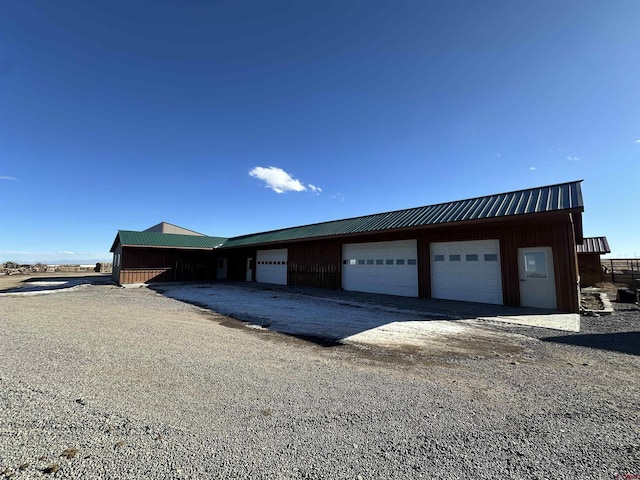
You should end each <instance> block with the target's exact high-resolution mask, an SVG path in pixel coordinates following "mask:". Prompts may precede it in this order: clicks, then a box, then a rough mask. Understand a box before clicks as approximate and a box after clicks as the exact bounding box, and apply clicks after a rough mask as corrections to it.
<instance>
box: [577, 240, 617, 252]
mask: <svg viewBox="0 0 640 480" xmlns="http://www.w3.org/2000/svg"><path fill="white" fill-rule="evenodd" d="M577 251H578V253H598V254H600V253H611V249H610V248H609V242H608V241H607V237H586V238H584V239H583V243H582V245H578V248H577Z"/></svg>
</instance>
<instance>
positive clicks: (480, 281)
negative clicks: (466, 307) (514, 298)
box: [430, 240, 503, 304]
mask: <svg viewBox="0 0 640 480" xmlns="http://www.w3.org/2000/svg"><path fill="white" fill-rule="evenodd" d="M430 249H431V296H432V297H433V298H442V299H448V300H463V301H466V302H480V303H495V304H502V303H503V300H502V275H501V270H500V243H499V241H498V240H474V241H468V242H434V243H432V244H431V246H430Z"/></svg>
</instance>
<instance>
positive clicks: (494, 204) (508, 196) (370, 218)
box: [223, 180, 584, 248]
mask: <svg viewBox="0 0 640 480" xmlns="http://www.w3.org/2000/svg"><path fill="white" fill-rule="evenodd" d="M581 182H582V180H577V181H574V182H567V183H561V184H557V185H549V186H543V187H536V188H530V189H527V190H518V191H514V192H507V193H499V194H495V195H488V196H485V197H477V198H470V199H467V200H458V201H454V202H448V203H440V204H437V205H428V206H424V207H416V208H409V209H406V210H397V211H393V212H386V213H377V214H373V215H365V216H362V217H355V218H349V219H345V220H334V221H330V222H323V223H316V224H312V225H304V226H300V227H292V228H285V229H281V230H274V231H270V232H262V233H255V234H252V235H243V236H240V237H233V238H230V239H228V240H226V241H225V242H224V245H223V247H224V248H226V247H239V246H248V245H257V244H264V243H272V242H283V241H290V240H303V239H311V238H321V237H329V236H339V235H349V234H357V233H368V232H377V231H385V230H394V229H402V228H411V227H423V226H428V225H438V224H444V223H455V222H463V221H468V220H482V219H492V218H499V217H508V216H515V215H529V214H534V213H545V212H556V211H561V210H580V211H582V210H583V209H584V205H583V203H582V190H581V188H580V183H581Z"/></svg>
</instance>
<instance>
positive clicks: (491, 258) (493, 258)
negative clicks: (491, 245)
mask: <svg viewBox="0 0 640 480" xmlns="http://www.w3.org/2000/svg"><path fill="white" fill-rule="evenodd" d="M484 261H485V262H497V261H498V254H497V253H485V254H484Z"/></svg>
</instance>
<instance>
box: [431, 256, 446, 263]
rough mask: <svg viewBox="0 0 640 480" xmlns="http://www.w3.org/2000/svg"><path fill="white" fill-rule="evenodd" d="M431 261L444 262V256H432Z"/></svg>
mask: <svg viewBox="0 0 640 480" xmlns="http://www.w3.org/2000/svg"><path fill="white" fill-rule="evenodd" d="M433 261H434V262H444V255H434V256H433Z"/></svg>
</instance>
